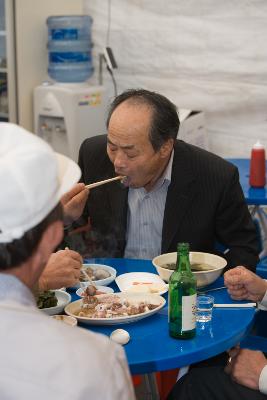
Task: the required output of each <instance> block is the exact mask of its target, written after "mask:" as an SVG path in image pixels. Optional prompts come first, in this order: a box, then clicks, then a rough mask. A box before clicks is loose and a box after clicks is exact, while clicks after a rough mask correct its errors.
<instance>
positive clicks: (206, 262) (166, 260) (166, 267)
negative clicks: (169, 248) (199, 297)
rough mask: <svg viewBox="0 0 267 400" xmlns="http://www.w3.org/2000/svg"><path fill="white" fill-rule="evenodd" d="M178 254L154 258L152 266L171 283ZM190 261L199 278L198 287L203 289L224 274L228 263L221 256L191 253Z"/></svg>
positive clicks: (194, 272)
mask: <svg viewBox="0 0 267 400" xmlns="http://www.w3.org/2000/svg"><path fill="white" fill-rule="evenodd" d="M176 259H177V253H176V252H173V253H165V254H161V255H160V256H157V257H155V258H153V260H152V264H153V265H154V267H155V268H156V270H157V272H158V274H159V275H160V277H161V278H162V279H163V280H164V281H165V282H169V278H170V276H171V274H172V273H173V271H174V269H175V267H176ZM189 259H190V264H191V270H192V272H193V274H194V275H195V276H196V278H197V287H198V288H200V287H203V286H207V285H210V284H211V283H213V282H214V281H215V280H216V279H217V278H218V277H219V276H220V275H221V274H222V272H223V269H224V268H225V267H226V265H227V261H226V260H225V259H224V258H223V257H220V256H217V255H215V254H211V253H202V252H197V251H190V253H189Z"/></svg>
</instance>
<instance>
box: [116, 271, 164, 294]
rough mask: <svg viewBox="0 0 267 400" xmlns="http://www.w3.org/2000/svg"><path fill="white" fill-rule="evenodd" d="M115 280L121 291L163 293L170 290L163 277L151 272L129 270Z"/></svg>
mask: <svg viewBox="0 0 267 400" xmlns="http://www.w3.org/2000/svg"><path fill="white" fill-rule="evenodd" d="M115 282H116V284H117V285H118V288H119V289H120V291H121V292H129V293H156V294H163V293H166V292H167V291H168V285H167V284H166V283H165V282H164V281H163V279H161V277H160V276H159V275H157V274H152V273H150V272H129V273H126V274H122V275H119V276H118V277H117V278H116V279H115Z"/></svg>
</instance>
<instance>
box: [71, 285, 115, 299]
mask: <svg viewBox="0 0 267 400" xmlns="http://www.w3.org/2000/svg"><path fill="white" fill-rule="evenodd" d="M85 289H86V286H85V287H81V288H79V289H77V290H76V294H77V296H79V297H83V295H82V293H83V292H84V290H85ZM96 289H97V290H98V291H99V292H102V293H97V294H103V293H114V290H113V289H112V288H111V287H108V286H96Z"/></svg>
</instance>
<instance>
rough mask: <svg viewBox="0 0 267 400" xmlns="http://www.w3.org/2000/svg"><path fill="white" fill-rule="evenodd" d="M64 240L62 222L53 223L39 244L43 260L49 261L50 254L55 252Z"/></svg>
mask: <svg viewBox="0 0 267 400" xmlns="http://www.w3.org/2000/svg"><path fill="white" fill-rule="evenodd" d="M62 238H63V223H62V221H54V222H52V223H51V224H50V225H49V226H48V227H47V228H46V230H45V231H44V233H43V235H42V238H41V240H40V242H39V244H38V252H39V254H41V255H42V258H43V260H47V259H48V258H49V256H50V254H51V253H52V252H53V251H54V250H55V248H56V247H57V246H58V245H59V243H60V242H61V240H62Z"/></svg>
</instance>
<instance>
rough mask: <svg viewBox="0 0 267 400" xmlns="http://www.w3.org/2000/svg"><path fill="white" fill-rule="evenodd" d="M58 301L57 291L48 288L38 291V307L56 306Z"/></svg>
mask: <svg viewBox="0 0 267 400" xmlns="http://www.w3.org/2000/svg"><path fill="white" fill-rule="evenodd" d="M57 303H58V299H57V297H56V294H55V292H53V291H52V290H46V291H43V292H39V293H38V296H37V299H36V304H37V307H38V308H40V309H43V308H50V307H55V306H56V305H57Z"/></svg>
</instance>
